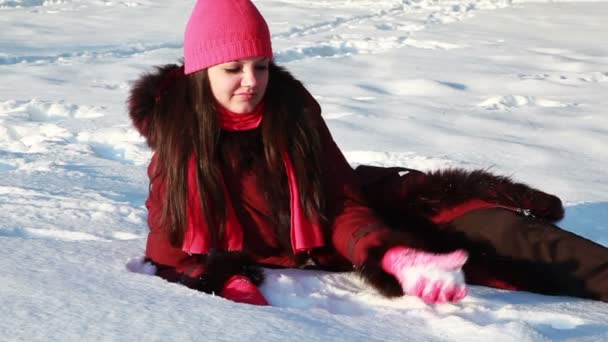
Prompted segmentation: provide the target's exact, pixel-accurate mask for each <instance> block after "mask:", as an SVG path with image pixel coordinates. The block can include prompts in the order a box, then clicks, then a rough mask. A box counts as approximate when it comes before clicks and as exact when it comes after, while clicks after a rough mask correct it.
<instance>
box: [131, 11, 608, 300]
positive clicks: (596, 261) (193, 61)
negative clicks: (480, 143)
mask: <svg viewBox="0 0 608 342" xmlns="http://www.w3.org/2000/svg"><path fill="white" fill-rule="evenodd" d="M272 57H273V55H272V48H271V42H270V34H269V31H268V27H267V25H266V22H265V21H264V19H263V18H262V16H261V15H260V13H259V12H258V10H257V9H256V8H255V7H254V5H253V4H252V3H251V2H250V1H249V0H226V1H214V0H200V1H198V3H197V4H196V6H195V8H194V10H193V13H192V15H191V17H190V20H189V22H188V26H187V28H186V33H185V41H184V64H183V65H182V66H178V65H167V66H164V67H161V68H158V69H157V71H156V72H154V73H152V74H148V75H145V76H143V77H142V78H141V79H140V80H139V81H138V82H137V83H136V84H135V86H134V88H133V90H132V93H131V97H130V100H129V106H130V107H129V109H130V115H131V118H132V120H133V123H134V125H135V126H136V127H137V129H138V130H139V131H140V132H141V133H142V134H143V135H144V136H145V137H146V140H147V143H148V145H149V146H150V148H151V149H152V150H153V151H154V156H153V157H152V160H151V162H150V165H149V167H148V175H149V177H150V195H149V198H148V200H147V202H146V206H147V208H148V211H149V217H148V224H149V227H150V233H149V235H148V242H147V247H146V258H147V260H149V261H150V262H152V263H153V264H154V265H155V266H156V274H157V275H158V276H160V277H163V278H164V279H166V280H168V281H171V282H178V283H181V284H184V285H186V286H188V287H190V288H193V289H196V290H199V291H204V292H208V293H216V294H220V295H221V296H223V297H225V298H228V299H231V300H234V301H237V302H243V303H250V304H260V305H266V304H267V301H266V299H265V298H264V296H263V295H262V293H261V292H260V291H259V290H258V288H257V286H258V285H259V284H260V283H261V282H262V281H263V274H262V269H261V267H262V266H263V267H292V268H317V269H324V270H332V271H349V270H353V269H354V270H355V272H358V273H359V274H360V275H361V277H363V278H364V279H365V280H366V281H368V282H369V283H370V284H371V285H373V286H374V287H375V288H377V289H378V291H379V292H380V293H382V294H383V295H385V296H387V297H396V296H402V295H404V294H406V295H413V296H418V297H420V298H422V299H423V300H424V301H425V302H427V303H440V302H456V301H459V300H461V299H462V298H464V297H465V296H466V294H467V287H466V284H465V278H466V281H467V283H468V284H481V285H487V286H493V287H499V288H507V289H516V290H526V291H533V292H539V293H545V294H554V295H571V296H578V297H585V298H593V299H597V300H602V301H608V249H607V248H604V247H602V246H600V245H598V244H595V243H593V242H591V241H589V240H586V239H584V238H582V237H579V236H577V235H574V234H572V233H569V232H566V231H564V230H562V229H560V228H558V227H557V226H555V225H553V223H554V222H556V221H558V220H560V219H561V218H562V217H563V215H564V210H563V207H562V204H561V201H560V200H559V199H558V198H557V197H555V196H552V195H549V194H546V193H543V192H540V191H538V190H535V189H532V188H530V187H528V186H526V185H523V184H518V183H514V182H512V181H511V180H509V179H508V178H504V177H497V176H494V175H491V174H489V173H487V172H484V171H474V172H467V171H462V170H454V169H451V170H444V171H439V172H434V173H428V174H425V173H422V172H419V171H415V170H406V169H402V168H378V167H369V166H361V167H358V168H357V169H356V170H353V169H352V168H351V167H350V165H349V164H348V163H347V161H346V160H345V158H344V156H343V155H342V153H341V152H340V150H339V149H338V147H337V145H336V144H335V142H334V141H333V139H332V137H331V134H330V132H329V130H328V129H327V126H326V125H325V122H324V121H323V119H322V117H321V109H320V107H319V104H318V103H317V102H316V101H315V100H314V99H313V97H312V96H311V95H310V94H309V92H308V91H307V90H306V89H305V88H304V87H303V86H302V84H301V83H300V82H299V81H297V80H296V79H294V78H293V77H292V76H291V75H290V74H289V73H288V72H287V71H285V70H284V69H282V68H280V67H278V66H277V65H275V64H274V63H273V61H272ZM404 171H407V172H405V175H402V174H403V173H404Z"/></svg>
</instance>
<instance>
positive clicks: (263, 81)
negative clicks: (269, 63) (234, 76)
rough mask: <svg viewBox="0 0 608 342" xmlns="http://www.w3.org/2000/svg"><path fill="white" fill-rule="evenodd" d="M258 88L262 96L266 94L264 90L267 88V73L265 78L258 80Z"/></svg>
mask: <svg viewBox="0 0 608 342" xmlns="http://www.w3.org/2000/svg"><path fill="white" fill-rule="evenodd" d="M259 88H260V90H261V93H262V95H264V94H266V88H268V73H266V75H265V76H263V77H261V78H260V80H259Z"/></svg>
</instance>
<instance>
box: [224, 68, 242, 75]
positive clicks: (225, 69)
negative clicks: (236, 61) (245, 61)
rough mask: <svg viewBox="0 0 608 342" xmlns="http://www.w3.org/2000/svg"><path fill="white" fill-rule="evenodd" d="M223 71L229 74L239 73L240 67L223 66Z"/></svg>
mask: <svg viewBox="0 0 608 342" xmlns="http://www.w3.org/2000/svg"><path fill="white" fill-rule="evenodd" d="M224 71H225V72H227V73H229V74H236V73H239V72H240V71H241V68H240V67H230V68H224Z"/></svg>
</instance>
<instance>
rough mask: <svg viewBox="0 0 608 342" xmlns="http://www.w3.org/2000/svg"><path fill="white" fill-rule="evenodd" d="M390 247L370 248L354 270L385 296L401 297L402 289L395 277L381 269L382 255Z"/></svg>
mask: <svg viewBox="0 0 608 342" xmlns="http://www.w3.org/2000/svg"><path fill="white" fill-rule="evenodd" d="M390 247H392V246H382V247H373V248H370V249H369V250H368V252H367V258H366V260H365V262H364V263H363V264H361V265H360V266H357V267H356V268H355V271H356V272H357V273H358V274H359V276H360V277H361V278H363V280H365V282H366V283H368V284H370V285H371V286H373V287H374V288H375V289H376V290H378V292H380V294H382V295H383V296H385V297H387V298H394V297H401V296H403V289H402V288H401V284H399V281H398V280H397V278H395V277H394V276H393V275H391V274H388V273H386V272H385V271H384V270H383V269H382V257H383V256H384V253H385V252H386V251H387V250H388V249H389V248H390Z"/></svg>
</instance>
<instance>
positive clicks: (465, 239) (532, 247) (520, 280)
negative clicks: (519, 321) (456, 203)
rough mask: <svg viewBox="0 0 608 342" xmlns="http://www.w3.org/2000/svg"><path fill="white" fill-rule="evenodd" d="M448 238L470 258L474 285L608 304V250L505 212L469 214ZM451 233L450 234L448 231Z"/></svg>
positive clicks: (489, 210)
mask: <svg viewBox="0 0 608 342" xmlns="http://www.w3.org/2000/svg"><path fill="white" fill-rule="evenodd" d="M449 231H450V232H449V233H448V234H447V236H448V239H449V240H451V243H452V244H454V245H464V246H466V249H467V250H468V251H469V253H470V258H469V262H468V263H467V265H465V268H464V270H465V274H466V275H467V277H468V280H469V281H470V282H471V283H476V284H480V285H488V286H496V287H504V288H514V289H518V290H524V291H531V292H538V293H543V294H551V295H567V296H576V297H583V298H592V299H596V300H601V301H604V302H608V248H606V247H604V246H602V245H599V244H597V243H595V242H593V241H590V240H587V239H585V238H583V237H581V236H578V235H576V234H573V233H571V232H568V231H565V230H563V229H561V228H559V227H557V226H555V225H553V224H550V223H546V222H544V221H542V220H538V219H535V218H532V217H526V216H523V215H520V214H518V213H516V212H513V211H510V210H506V209H502V208H487V209H479V210H474V211H471V212H469V213H466V214H464V215H462V216H460V217H458V218H456V219H455V220H454V221H452V222H451V224H450V228H449ZM446 233H447V232H446Z"/></svg>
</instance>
